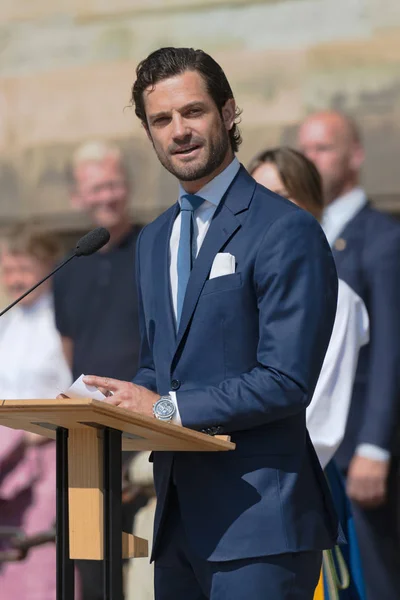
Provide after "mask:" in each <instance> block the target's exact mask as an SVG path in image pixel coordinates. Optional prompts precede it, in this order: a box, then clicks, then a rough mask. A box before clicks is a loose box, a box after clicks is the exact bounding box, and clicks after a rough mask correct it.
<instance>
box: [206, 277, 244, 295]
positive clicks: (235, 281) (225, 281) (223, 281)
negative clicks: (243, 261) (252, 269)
mask: <svg viewBox="0 0 400 600" xmlns="http://www.w3.org/2000/svg"><path fill="white" fill-rule="evenodd" d="M241 285H242V275H241V273H232V274H231V275H221V276H220V277H214V278H213V279H208V280H207V281H206V282H205V284H204V287H203V292H202V295H203V296H205V295H206V294H213V293H214V292H227V291H229V290H233V289H235V288H239V287H241Z"/></svg>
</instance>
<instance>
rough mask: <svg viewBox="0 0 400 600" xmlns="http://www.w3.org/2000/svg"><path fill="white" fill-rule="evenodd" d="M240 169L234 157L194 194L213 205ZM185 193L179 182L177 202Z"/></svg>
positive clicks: (218, 200) (216, 203) (217, 201)
mask: <svg viewBox="0 0 400 600" xmlns="http://www.w3.org/2000/svg"><path fill="white" fill-rule="evenodd" d="M239 169H240V162H239V161H238V159H237V158H236V157H235V158H234V159H233V161H232V162H231V163H230V164H229V165H228V166H227V167H226V168H225V169H224V170H223V171H222V172H221V173H220V174H219V175H217V176H216V177H214V179H212V180H211V181H209V182H208V183H206V185H205V186H203V187H202V188H201V190H199V191H198V192H197V193H196V196H201V197H202V198H204V200H207V202H210V203H211V204H213V205H214V206H215V207H217V206H218V204H219V203H220V201H221V199H222V197H223V195H224V194H225V192H226V190H227V189H228V187H229V186H230V185H231V183H232V181H233V180H234V178H235V177H236V175H237V173H238V171H239ZM185 194H187V192H186V191H185V190H184V189H183V187H182V186H181V184H179V204H180V203H181V199H182V196H184V195H185Z"/></svg>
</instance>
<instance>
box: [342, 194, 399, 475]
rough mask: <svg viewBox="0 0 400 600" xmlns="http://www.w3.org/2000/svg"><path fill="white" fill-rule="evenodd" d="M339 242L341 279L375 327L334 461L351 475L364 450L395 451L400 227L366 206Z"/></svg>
mask: <svg viewBox="0 0 400 600" xmlns="http://www.w3.org/2000/svg"><path fill="white" fill-rule="evenodd" d="M340 238H341V239H342V240H343V241H344V242H343V241H342V242H341V246H339V247H341V248H342V249H341V250H335V249H334V252H333V253H334V258H335V261H336V267H337V270H338V274H339V277H340V278H341V279H343V280H344V281H346V283H348V284H349V285H350V287H352V288H353V290H354V291H355V292H357V294H358V295H359V296H361V298H362V299H363V300H364V302H365V304H366V307H367V310H368V313H369V317H370V326H371V333H370V343H369V344H368V345H367V346H364V348H362V349H361V352H360V357H359V362H358V368H357V372H356V378H355V383H354V390H353V397H352V402H351V407H350V413H349V418H348V422H347V428H346V433H345V437H344V440H343V442H342V444H341V446H340V448H339V450H338V452H337V454H336V455H335V459H336V461H337V462H338V464H339V466H340V467H341V468H342V469H346V468H347V466H348V464H349V461H350V460H351V458H352V456H353V454H354V450H355V448H356V447H357V446H358V445H359V444H363V443H368V444H374V445H376V446H380V447H381V448H384V449H386V450H389V451H391V452H392V450H393V442H394V435H395V431H396V426H397V423H398V407H399V403H400V224H399V223H398V222H397V221H395V220H394V219H392V218H391V217H389V216H387V215H384V214H382V213H380V212H378V211H376V210H374V209H373V208H371V207H370V206H369V205H367V206H366V207H364V208H363V209H362V210H361V211H360V212H359V213H358V214H357V215H356V216H355V217H354V218H353V219H352V220H351V221H350V223H349V224H348V225H347V227H346V228H345V229H344V231H343V232H342V233H341V235H340Z"/></svg>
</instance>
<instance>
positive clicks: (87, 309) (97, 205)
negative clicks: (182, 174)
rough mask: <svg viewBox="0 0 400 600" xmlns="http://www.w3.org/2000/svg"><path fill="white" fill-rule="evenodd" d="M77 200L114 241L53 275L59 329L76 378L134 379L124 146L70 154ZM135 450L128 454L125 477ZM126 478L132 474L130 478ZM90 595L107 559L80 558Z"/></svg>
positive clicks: (94, 598) (133, 229)
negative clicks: (99, 375) (121, 148)
mask: <svg viewBox="0 0 400 600" xmlns="http://www.w3.org/2000/svg"><path fill="white" fill-rule="evenodd" d="M72 176H73V182H72V187H71V205H72V206H73V207H74V208H75V209H76V210H78V211H81V212H82V213H86V214H87V215H89V217H90V219H91V221H92V223H93V226H96V227H105V228H106V229H108V231H109V232H110V236H111V238H110V242H109V243H108V244H107V245H106V246H105V247H104V248H102V249H101V250H100V251H99V252H96V253H95V254H92V255H91V256H87V257H84V258H82V259H79V260H74V261H72V262H71V263H69V264H68V265H66V266H65V267H64V268H63V269H62V270H60V271H59V272H58V273H57V274H56V276H55V282H54V297H55V312H56V324H57V328H58V330H59V332H60V334H61V336H62V341H63V347H64V351H65V355H66V357H67V358H68V361H69V364H70V366H71V369H72V374H73V378H74V380H75V379H76V378H77V377H79V376H80V375H81V374H86V373H92V372H97V373H100V374H102V375H104V376H108V377H118V378H124V379H132V378H133V376H134V375H135V373H136V370H137V366H138V353H139V329H138V314H137V312H138V305H137V293H136V283H135V247H136V240H137V236H138V232H139V228H138V227H137V226H136V225H134V224H133V222H132V218H131V216H130V214H129V185H128V178H127V174H126V171H125V168H124V164H123V157H122V153H121V151H120V149H119V148H118V147H117V146H115V145H114V144H111V143H108V142H107V143H106V142H101V141H92V142H87V143H84V144H83V145H81V146H80V147H79V148H77V150H76V151H75V153H74V155H73V157H72ZM131 457H132V453H126V452H124V453H123V461H124V475H125V471H126V469H127V468H128V462H129V459H130V458H131ZM124 479H126V478H125V477H124ZM146 501H147V499H146V498H145V497H144V496H143V495H141V494H140V493H138V494H135V497H134V498H133V499H132V501H128V502H124V504H123V526H124V530H125V531H131V530H132V521H133V518H134V514H135V512H136V510H137V508H138V507H139V506H141V505H142V504H143V503H144V502H146ZM76 562H77V564H78V566H79V569H80V572H81V576H82V585H83V594H84V599H85V600H100V599H102V598H103V566H102V563H101V561H86V560H85V561H76Z"/></svg>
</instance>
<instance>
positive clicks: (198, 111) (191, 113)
mask: <svg viewBox="0 0 400 600" xmlns="http://www.w3.org/2000/svg"><path fill="white" fill-rule="evenodd" d="M187 114H188V115H189V117H197V116H198V115H200V114H201V109H200V108H191V109H190V110H189V111H188V113H187Z"/></svg>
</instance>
